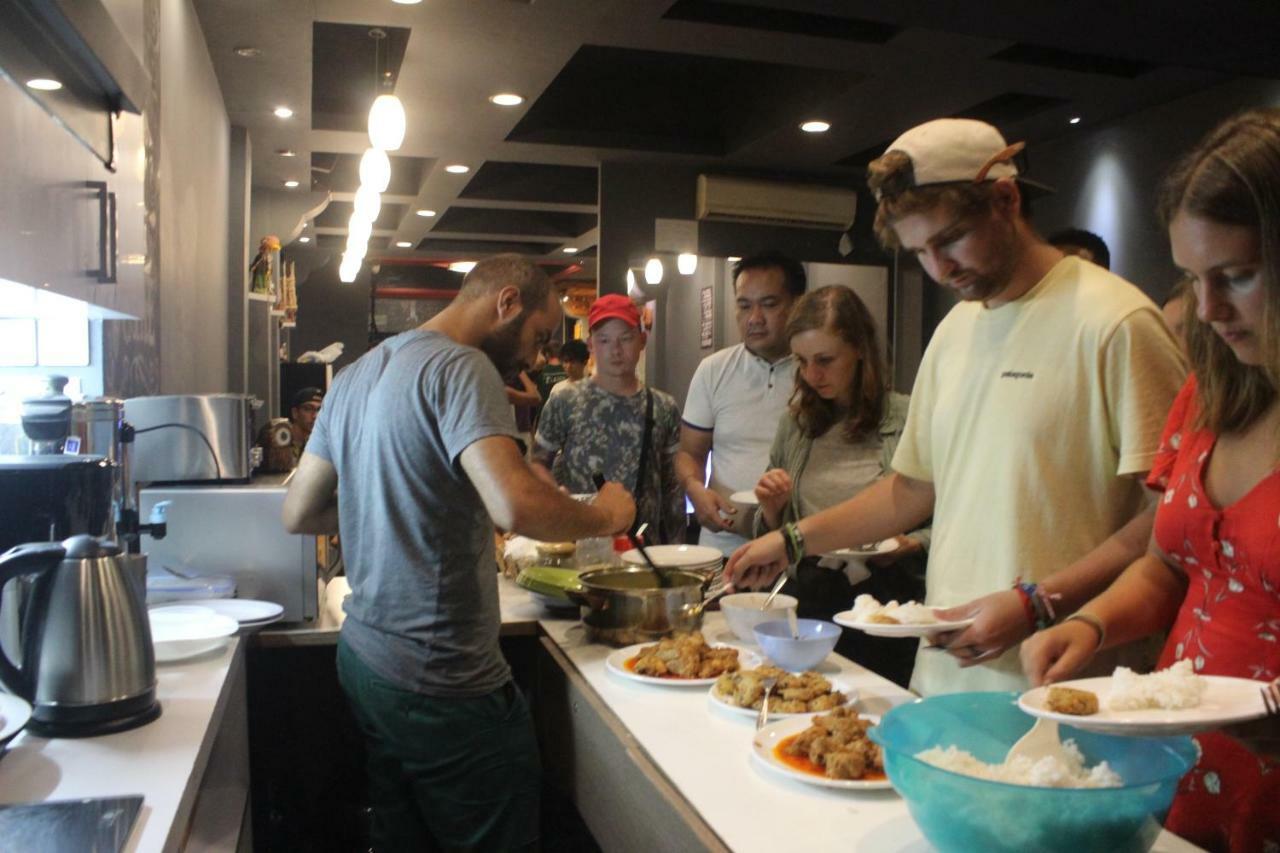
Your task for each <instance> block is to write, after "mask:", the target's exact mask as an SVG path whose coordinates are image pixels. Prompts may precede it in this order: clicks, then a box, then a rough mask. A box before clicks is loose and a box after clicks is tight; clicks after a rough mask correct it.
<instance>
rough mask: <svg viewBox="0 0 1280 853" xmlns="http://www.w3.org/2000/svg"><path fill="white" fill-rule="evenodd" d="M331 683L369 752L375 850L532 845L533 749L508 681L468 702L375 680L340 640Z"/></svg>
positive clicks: (528, 721) (529, 727)
mask: <svg viewBox="0 0 1280 853" xmlns="http://www.w3.org/2000/svg"><path fill="white" fill-rule="evenodd" d="M338 680H339V682H340V683H341V684H342V689H343V691H344V692H345V693H346V694H347V699H348V701H350V703H351V708H352V710H353V711H354V713H355V717H356V721H357V722H358V723H359V725H360V729H361V731H362V732H363V733H364V736H365V741H366V745H367V747H368V751H369V756H368V771H369V797H370V801H371V802H370V805H371V806H372V809H373V825H372V841H373V849H374V850H375V851H377V853H391V851H397V853H398V851H420V850H442V851H454V850H483V851H503V850H526V849H534V848H536V846H537V843H538V803H539V792H540V782H541V778H540V777H541V772H540V768H539V763H538V745H537V741H536V739H535V736H534V729H533V718H532V717H531V716H530V714H529V706H528V705H527V704H526V703H525V700H524V697H523V696H522V695H521V694H520V691H519V690H518V689H517V688H516V686H515V685H514V684H513V683H511V682H508V683H507V684H506V685H505V686H503V687H501V688H499V689H498V690H495V691H494V692H492V693H489V694H486V695H484V696H478V697H472V698H465V699H445V698H438V697H432V696H424V695H422V694H420V693H415V692H413V691H410V690H404V689H402V688H400V687H397V686H396V685H394V684H392V683H390V682H388V681H386V680H385V679H383V678H381V677H379V676H378V675H376V674H375V673H374V672H373V671H372V670H370V669H369V668H368V667H367V666H365V664H364V663H363V662H362V661H361V660H360V659H359V658H358V657H357V656H356V654H355V653H354V652H352V651H351V650H350V649H349V648H348V647H347V646H346V644H345V643H343V642H341V641H339V643H338Z"/></svg>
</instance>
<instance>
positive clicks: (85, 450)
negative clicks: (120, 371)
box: [71, 397, 124, 465]
mask: <svg viewBox="0 0 1280 853" xmlns="http://www.w3.org/2000/svg"><path fill="white" fill-rule="evenodd" d="M123 426H124V400H117V399H115V398H113V397H88V398H86V399H85V400H84V402H81V403H76V404H74V405H73V406H72V407H71V434H72V435H74V436H76V437H77V438H79V439H80V453H81V454H83V455H86V456H102V457H105V458H106V460H107V461H108V462H113V463H115V464H117V465H118V464H120V463H121V461H122V460H121V455H122V451H121V447H120V437H121V429H122V427H123Z"/></svg>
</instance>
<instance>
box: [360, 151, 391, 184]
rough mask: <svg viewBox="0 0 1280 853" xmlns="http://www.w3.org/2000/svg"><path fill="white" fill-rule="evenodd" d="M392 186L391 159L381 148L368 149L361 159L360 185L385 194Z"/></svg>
mask: <svg viewBox="0 0 1280 853" xmlns="http://www.w3.org/2000/svg"><path fill="white" fill-rule="evenodd" d="M390 184H391V158H390V157H388V156H387V152H385V151H383V150H382V149H381V148H366V149H365V152H364V156H363V157H361V158H360V185H361V186H366V187H373V190H374V192H379V193H384V192H386V191H387V187H388V186H389V185H390Z"/></svg>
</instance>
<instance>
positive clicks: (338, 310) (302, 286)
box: [286, 248, 369, 370]
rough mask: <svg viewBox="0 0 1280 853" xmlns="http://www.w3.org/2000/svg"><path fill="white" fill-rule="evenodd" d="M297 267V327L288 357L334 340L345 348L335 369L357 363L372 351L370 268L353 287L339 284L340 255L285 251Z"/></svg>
mask: <svg viewBox="0 0 1280 853" xmlns="http://www.w3.org/2000/svg"><path fill="white" fill-rule="evenodd" d="M286 257H287V258H288V259H289V260H294V261H296V262H297V264H298V270H297V272H298V326H297V328H295V329H293V330H292V331H291V332H290V333H289V350H290V352H289V355H290V357H291V358H293V359H296V358H297V357H298V356H300V355H302V354H303V353H304V352H306V351H307V350H318V349H322V348H324V347H326V346H328V345H329V344H331V343H333V342H334V341H341V342H342V343H343V344H344V345H345V349H344V350H343V354H342V357H341V358H340V359H338V361H337V362H335V363H334V369H335V370H336V369H338V368H341V367H343V366H344V365H347V364H350V363H351V362H353V361H355V360H356V359H357V358H359V357H360V356H361V355H363V354H364V353H365V352H366V351H367V350H368V348H369V267H368V265H367V264H365V265H362V266H361V267H360V273H359V274H358V275H357V276H356V280H355V281H354V282H352V283H351V284H343V283H342V282H340V281H338V264H339V263H340V262H341V261H342V255H341V254H340V253H339V252H336V251H334V252H326V251H323V250H320V249H305V250H301V251H299V250H297V249H294V248H290V249H288V250H287V252H286Z"/></svg>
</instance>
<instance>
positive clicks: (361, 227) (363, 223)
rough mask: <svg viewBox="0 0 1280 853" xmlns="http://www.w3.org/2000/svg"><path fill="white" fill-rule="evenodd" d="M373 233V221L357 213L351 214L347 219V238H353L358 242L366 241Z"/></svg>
mask: <svg viewBox="0 0 1280 853" xmlns="http://www.w3.org/2000/svg"><path fill="white" fill-rule="evenodd" d="M372 234H373V223H372V222H370V221H369V220H368V219H365V218H364V217H363V216H361V215H360V214H358V213H353V214H351V218H350V219H348V220H347V238H348V239H352V238H354V239H355V240H356V242H358V243H365V242H368V240H369V237H370V236H371V235H372Z"/></svg>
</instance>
